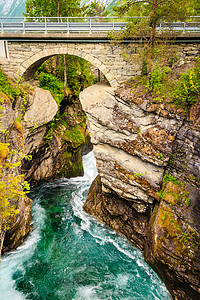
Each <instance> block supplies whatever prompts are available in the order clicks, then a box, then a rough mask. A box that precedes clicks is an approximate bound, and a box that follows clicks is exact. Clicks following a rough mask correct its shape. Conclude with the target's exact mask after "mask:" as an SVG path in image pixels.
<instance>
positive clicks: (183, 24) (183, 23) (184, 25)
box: [183, 22, 185, 33]
mask: <svg viewBox="0 0 200 300" xmlns="http://www.w3.org/2000/svg"><path fill="white" fill-rule="evenodd" d="M183 33H185V22H183Z"/></svg>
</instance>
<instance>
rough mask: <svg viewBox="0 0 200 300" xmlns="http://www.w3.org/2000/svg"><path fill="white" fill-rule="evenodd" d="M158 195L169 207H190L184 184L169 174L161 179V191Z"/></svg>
mask: <svg viewBox="0 0 200 300" xmlns="http://www.w3.org/2000/svg"><path fill="white" fill-rule="evenodd" d="M158 194H159V196H160V198H161V199H163V200H164V201H166V202H167V203H169V204H170V205H177V204H178V205H185V206H186V207H189V206H190V205H191V201H190V198H189V192H188V191H187V189H186V187H185V184H184V183H183V182H180V181H179V180H178V179H177V178H176V177H173V176H172V175H171V174H169V173H166V174H165V176H164V177H163V185H162V190H160V191H159V192H158Z"/></svg>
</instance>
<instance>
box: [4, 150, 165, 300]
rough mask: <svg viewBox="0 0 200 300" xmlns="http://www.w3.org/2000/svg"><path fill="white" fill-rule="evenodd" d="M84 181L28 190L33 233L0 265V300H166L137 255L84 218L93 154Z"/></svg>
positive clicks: (93, 169) (161, 287) (157, 281)
mask: <svg viewBox="0 0 200 300" xmlns="http://www.w3.org/2000/svg"><path fill="white" fill-rule="evenodd" d="M83 159H84V170H85V175H84V177H77V178H73V179H62V180H58V181H55V182H53V183H48V184H42V185H40V186H38V187H37V188H35V189H33V190H32V191H31V194H30V197H31V198H32V199H33V201H34V204H33V230H32V232H31V234H30V235H29V237H28V238H27V239H26V241H25V242H24V243H23V245H22V246H20V247H19V248H18V249H17V250H15V251H13V252H11V253H9V254H7V255H5V256H4V257H2V259H1V264H0V299H1V300H21V299H34V300H68V299H69V300H72V299H73V300H103V299H105V300H107V299H111V300H131V299H133V300H143V299H145V300H169V299H170V296H169V293H168V291H167V290H166V288H165V286H164V284H163V283H162V282H161V281H160V279H159V278H158V276H157V275H156V274H155V272H154V271H153V270H152V269H151V268H150V267H149V266H148V265H147V264H146V263H145V261H144V259H143V257H142V253H141V251H139V250H138V249H136V248H135V247H133V246H132V245H131V244H130V243H128V242H127V240H126V239H125V238H123V237H121V236H120V235H118V234H117V233H115V232H114V231H112V230H110V229H109V228H107V227H106V226H104V225H102V224H100V223H98V222H97V221H96V220H95V219H94V218H92V217H90V216H88V215H87V214H86V213H85V212H84V211H83V210H82V205H83V203H84V201H85V199H86V196H87V192H88V189H89V186H90V184H91V182H92V180H93V179H94V178H95V176H96V167H95V159H94V157H93V153H92V152H91V153H89V154H88V155H86V156H84V157H83Z"/></svg>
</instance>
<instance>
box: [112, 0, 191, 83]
mask: <svg viewBox="0 0 200 300" xmlns="http://www.w3.org/2000/svg"><path fill="white" fill-rule="evenodd" d="M191 1H195V0H190V1H189V2H187V1H186V0H136V1H132V0H122V1H121V5H118V6H117V7H114V8H113V10H114V11H115V14H116V15H118V16H119V17H122V16H127V15H128V16H135V18H133V19H132V20H131V21H130V22H129V24H128V25H127V28H126V29H125V30H122V31H121V32H120V33H118V34H113V36H114V37H113V39H114V40H116V41H117V40H118V41H119V42H122V41H123V40H124V39H126V38H129V39H130V38H132V39H134V38H136V39H138V40H139V41H140V47H139V48H138V49H137V54H135V51H132V52H133V53H134V54H130V53H131V51H130V49H128V50H126V48H125V51H124V56H125V58H126V59H128V60H129V61H133V62H135V60H137V61H139V62H140V64H141V66H142V73H143V74H146V75H148V77H147V79H148V84H147V85H149V86H151V84H150V83H151V82H152V80H151V79H152V77H153V71H156V74H159V73H161V72H163V74H165V71H166V70H162V68H163V67H164V68H165V66H166V65H167V66H169V65H170V64H171V62H172V61H173V60H174V59H175V57H176V55H175V48H174V47H172V45H170V42H171V41H173V38H174V37H175V33H174V32H173V30H170V29H169V30H163V31H162V32H161V34H158V32H157V31H156V26H157V24H158V23H159V22H161V21H162V22H163V21H166V22H173V21H178V20H180V21H184V20H185V19H186V18H187V16H188V15H190V12H191V8H192V6H191ZM188 3H189V4H188ZM137 16H138V18H137ZM154 73H155V72H154ZM154 75H155V74H154Z"/></svg>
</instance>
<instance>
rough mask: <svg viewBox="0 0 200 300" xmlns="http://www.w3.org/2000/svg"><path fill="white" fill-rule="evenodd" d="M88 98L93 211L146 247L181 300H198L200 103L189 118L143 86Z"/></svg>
mask: <svg viewBox="0 0 200 300" xmlns="http://www.w3.org/2000/svg"><path fill="white" fill-rule="evenodd" d="M80 100H81V103H82V105H83V109H84V110H85V112H86V114H87V117H88V119H89V123H90V125H89V127H90V132H91V141H92V143H93V146H94V154H95V157H96V159H97V169H98V174H99V176H98V177H97V178H96V179H95V181H94V182H93V183H92V186H91V188H90V190H89V194H88V197H87V201H86V203H85V205H84V209H85V211H86V212H88V213H90V214H92V215H94V216H96V217H97V219H98V220H99V221H101V222H104V223H106V224H108V225H109V226H110V227H111V228H113V229H114V230H116V231H117V232H119V233H120V234H122V235H124V236H126V237H127V238H128V239H129V240H130V241H131V242H132V243H133V245H135V246H137V247H138V248H140V249H141V250H143V253H144V257H145V259H146V261H147V262H148V263H149V264H150V265H151V266H152V268H153V269H154V270H155V271H156V272H157V273H158V274H159V276H160V277H161V278H162V279H163V281H164V282H165V284H166V286H167V288H168V289H169V291H170V293H171V295H172V297H173V299H184V300H185V299H198V298H199V297H200V290H199V286H200V278H199V271H200V252H199V248H200V244H199V227H200V225H199V224H200V222H199V221H200V210H199V209H200V201H199V198H200V197H199V196H200V189H199V178H200V103H199V102H197V103H196V104H195V105H194V106H193V107H192V109H191V111H190V118H188V117H187V116H186V115H185V114H184V113H183V111H181V109H180V110H176V109H175V108H173V107H171V106H169V105H167V104H166V105H165V104H163V103H159V102H158V101H157V102H156V101H152V99H151V98H150V97H149V95H148V93H146V94H143V93H141V91H140V88H138V90H137V91H136V93H134V94H133V92H132V88H131V86H128V85H121V86H120V87H119V88H118V89H117V90H113V88H111V87H109V86H107V85H105V84H98V85H96V86H92V87H89V88H87V89H86V90H84V91H83V92H82V93H81V94H80Z"/></svg>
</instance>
